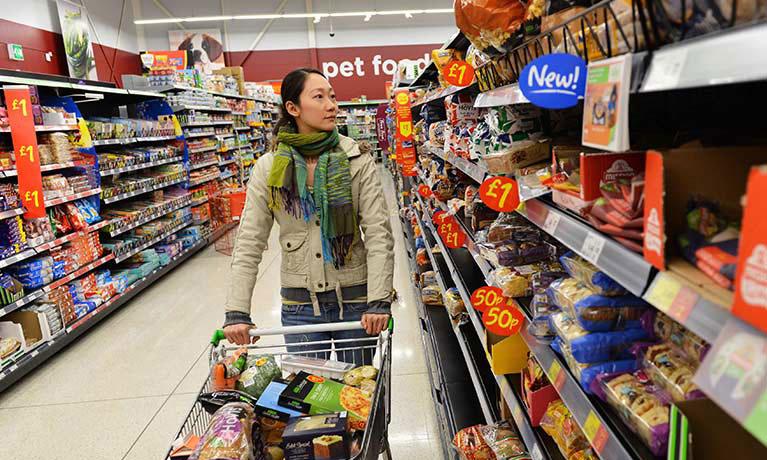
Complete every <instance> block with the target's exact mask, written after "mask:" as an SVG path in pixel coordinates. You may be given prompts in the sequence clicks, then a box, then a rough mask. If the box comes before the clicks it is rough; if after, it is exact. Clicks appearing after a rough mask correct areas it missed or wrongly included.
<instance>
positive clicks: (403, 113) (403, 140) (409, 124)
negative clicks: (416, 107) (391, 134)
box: [394, 89, 416, 176]
mask: <svg viewBox="0 0 767 460" xmlns="http://www.w3.org/2000/svg"><path fill="white" fill-rule="evenodd" d="M394 111H395V113H396V117H397V132H396V133H395V134H396V136H397V161H399V162H400V165H401V166H402V175H403V176H415V175H416V173H415V145H413V114H412V113H411V111H410V91H408V90H406V89H398V90H396V91H395V92H394Z"/></svg>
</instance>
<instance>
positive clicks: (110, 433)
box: [0, 170, 442, 460]
mask: <svg viewBox="0 0 767 460" xmlns="http://www.w3.org/2000/svg"><path fill="white" fill-rule="evenodd" d="M380 171H381V177H382V180H383V183H384V190H385V193H386V198H387V202H388V204H389V209H390V213H391V222H392V227H393V230H394V236H395V244H396V247H395V259H396V264H395V288H396V289H397V291H398V292H399V293H400V299H399V301H398V302H397V303H396V304H395V305H393V307H392V310H393V313H394V317H395V321H396V325H397V328H396V333H395V336H394V346H393V355H392V356H393V362H392V369H393V376H392V382H391V383H392V388H393V395H392V421H391V425H390V427H389V440H390V443H391V446H392V452H393V457H394V459H397V460H399V459H412V458H424V459H436V458H442V452H441V450H440V442H439V431H438V428H437V422H436V415H435V410H434V407H433V402H432V398H431V396H430V391H429V378H428V375H427V373H426V372H427V371H426V364H425V358H424V354H423V348H422V345H421V339H420V332H419V329H420V326H419V321H418V313H417V310H416V303H415V299H414V292H413V289H412V287H411V284H410V272H409V268H408V267H409V266H408V262H407V255H406V253H405V248H404V241H403V234H402V231H401V230H400V221H399V219H398V218H397V205H396V202H395V197H394V189H393V183H392V180H391V177H390V176H389V174H388V173H386V172H385V171H383V170H380ZM276 238H277V233H276V228H275V231H274V232H273V233H272V235H271V239H270V244H269V248H270V249H269V250H268V251H267V252H266V253H265V254H264V259H263V261H262V263H261V267H260V270H259V279H258V282H257V284H256V289H255V293H254V295H253V306H252V310H253V319H254V321H255V322H256V324H257V325H259V326H262V327H274V326H279V323H280V310H279V302H280V297H279V292H278V289H277V286H279V266H280V260H279V258H280V255H279V244H278V243H277V239H276ZM228 272H229V257H227V256H225V255H222V254H219V253H217V252H216V251H215V250H214V248H213V247H212V246H211V247H209V248H207V249H205V250H204V251H202V252H201V253H199V254H197V255H195V256H194V257H193V258H192V259H190V260H188V261H187V262H185V263H184V264H182V265H181V266H180V267H179V268H177V269H176V270H174V271H173V272H171V273H170V274H168V275H166V276H165V277H164V278H162V279H161V280H160V281H159V282H157V283H156V284H155V285H153V286H151V287H150V288H148V289H147V290H145V291H144V292H142V293H141V294H139V295H138V296H137V297H135V298H134V299H133V300H132V301H130V302H129V303H127V304H126V305H125V306H123V307H122V308H121V309H120V310H118V311H116V312H115V313H113V314H112V315H110V316H109V317H107V318H106V319H104V320H103V321H102V322H101V323H100V324H98V325H97V326H95V327H94V328H93V329H92V330H91V331H89V332H88V333H86V334H85V335H84V336H83V337H81V338H80V339H79V340H77V341H76V342H75V343H73V344H72V345H70V346H69V347H68V348H66V349H65V350H63V351H62V352H60V353H59V354H58V355H56V356H54V357H53V358H52V359H50V360H48V361H47V362H46V363H44V364H43V366H42V367H41V368H40V369H38V370H36V371H35V372H34V373H32V374H30V375H28V376H27V377H26V378H24V379H22V380H21V381H20V382H18V383H17V384H16V385H15V386H14V387H13V388H11V389H9V390H7V391H6V392H5V393H3V394H1V395H0V440H2V442H0V458H6V459H11V458H13V459H24V460H37V459H40V460H43V459H45V460H49V459H60V460H69V459H88V460H101V459H105V460H123V459H126V460H150V459H152V460H153V459H158V460H159V459H163V458H165V454H166V451H167V449H168V447H169V445H170V442H171V441H172V440H173V439H174V437H175V435H176V432H177V430H178V428H179V427H180V425H181V423H182V422H183V421H184V419H185V417H186V415H187V412H188V411H189V409H190V408H191V407H192V404H193V402H194V399H195V396H196V395H197V393H198V392H199V390H200V387H201V385H202V383H203V382H204V380H205V378H206V376H207V371H208V356H207V353H206V351H207V347H206V344H207V343H208V340H209V339H210V335H211V333H212V332H213V330H214V329H215V328H217V327H219V326H220V325H221V323H222V321H223V302H224V299H225V289H226V280H227V276H228Z"/></svg>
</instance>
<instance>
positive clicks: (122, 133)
mask: <svg viewBox="0 0 767 460" xmlns="http://www.w3.org/2000/svg"><path fill="white" fill-rule="evenodd" d="M85 123H86V125H87V126H88V132H89V133H90V135H91V139H93V140H95V141H100V140H109V139H121V140H126V139H131V138H136V137H166V136H173V135H174V133H175V129H174V127H173V120H171V119H170V118H169V117H168V118H161V119H159V120H140V119H133V118H102V117H93V118H88V119H87V120H85Z"/></svg>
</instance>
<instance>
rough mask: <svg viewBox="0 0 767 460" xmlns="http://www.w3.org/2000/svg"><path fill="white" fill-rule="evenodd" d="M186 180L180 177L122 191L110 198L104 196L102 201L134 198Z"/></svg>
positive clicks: (111, 201)
mask: <svg viewBox="0 0 767 460" xmlns="http://www.w3.org/2000/svg"><path fill="white" fill-rule="evenodd" d="M185 180H186V179H184V178H183V177H182V178H180V179H176V180H174V181H170V182H167V183H164V184H157V185H154V186H152V187H147V188H143V189H141V190H134V191H132V192H126V193H121V194H119V195H115V196H110V197H109V198H103V199H102V201H103V202H104V204H110V203H114V202H117V201H122V200H125V199H128V198H132V197H134V196H138V195H142V194H144V193H148V192H152V191H155V190H159V189H161V188H165V187H170V186H171V185H175V184H178V183H180V182H184V181H185Z"/></svg>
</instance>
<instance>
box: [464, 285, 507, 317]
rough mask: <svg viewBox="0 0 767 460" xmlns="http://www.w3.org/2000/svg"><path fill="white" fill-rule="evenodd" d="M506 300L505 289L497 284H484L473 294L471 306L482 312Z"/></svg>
mask: <svg viewBox="0 0 767 460" xmlns="http://www.w3.org/2000/svg"><path fill="white" fill-rule="evenodd" d="M505 301H506V297H504V296H503V289H501V288H499V287H495V286H482V287H481V288H479V289H477V290H475V291H474V292H473V293H472V294H471V306H472V307H474V308H475V309H477V310H479V311H481V312H484V311H485V310H487V309H488V308H490V307H492V306H495V305H500V304H502V303H503V302H505Z"/></svg>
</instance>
